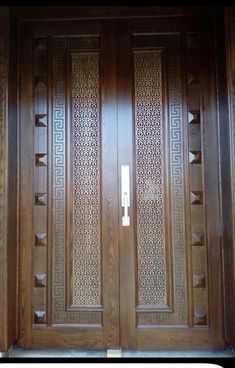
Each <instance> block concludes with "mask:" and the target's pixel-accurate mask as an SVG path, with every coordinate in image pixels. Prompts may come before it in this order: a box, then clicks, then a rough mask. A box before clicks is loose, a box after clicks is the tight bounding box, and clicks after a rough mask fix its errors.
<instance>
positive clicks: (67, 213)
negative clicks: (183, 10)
mask: <svg viewBox="0 0 235 368" xmlns="http://www.w3.org/2000/svg"><path fill="white" fill-rule="evenodd" d="M107 27H108V28H107ZM112 29H113V26H112V24H110V22H107V23H105V22H104V23H103V25H102V27H101V25H100V22H94V21H93V22H91V23H90V22H80V23H79V25H78V24H77V22H70V23H69V24H68V23H66V24H65V26H64V27H63V26H61V25H57V26H54V25H53V24H49V25H48V26H45V27H42V28H40V26H39V27H38V26H35V25H34V26H33V25H27V24H26V25H25V26H24V28H23V30H22V33H21V40H22V41H21V116H20V119H21V130H20V134H21V181H20V186H21V203H20V205H21V220H22V221H21V225H20V226H21V227H20V229H21V247H22V248H21V249H22V251H21V252H22V253H21V283H20V295H21V304H20V335H21V336H20V344H21V345H22V346H28V347H33V346H64V347H69V346H70V347H72V346H76V347H87V348H88V347H92V348H103V347H106V348H108V347H115V346H116V347H117V346H119V281H118V280H119V265H118V203H117V200H118V199H117V194H118V192H117V175H116V166H117V143H116V141H117V118H116V116H117V115H116V96H115V93H116V90H115V59H114V51H113V50H114V46H115V44H114V32H113V30H112ZM48 35H51V36H48ZM74 35H75V36H74ZM26 58H27V59H28V60H32V64H31V63H30V62H28V63H26V62H25V60H26ZM32 101H33V104H32Z"/></svg>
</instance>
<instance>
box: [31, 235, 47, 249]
mask: <svg viewBox="0 0 235 368" xmlns="http://www.w3.org/2000/svg"><path fill="white" fill-rule="evenodd" d="M34 245H36V246H39V245H43V246H45V245H47V234H46V233H36V234H35V235H34Z"/></svg>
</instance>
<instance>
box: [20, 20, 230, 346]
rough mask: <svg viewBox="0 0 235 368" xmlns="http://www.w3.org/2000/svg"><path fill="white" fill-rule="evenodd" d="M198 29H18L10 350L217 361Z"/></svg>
mask: <svg viewBox="0 0 235 368" xmlns="http://www.w3.org/2000/svg"><path fill="white" fill-rule="evenodd" d="M212 29H213V27H212V25H210V22H208V20H207V21H203V20H201V21H200V20H198V19H193V18H192V19H191V18H190V17H187V19H183V20H182V18H178V19H175V20H174V21H173V22H172V20H171V19H167V18H156V19H154V18H153V19H151V18H149V19H144V18H143V19H126V20H125V19H123V20H92V21H89V20H86V21H85V20H80V21H75V20H71V21H61V22H57V21H52V22H50V21H47V22H35V23H27V22H25V23H24V24H23V25H22V27H21V36H20V130H19V132H20V133H19V134H20V182H19V184H20V253H19V255H20V278H19V310H20V313H19V335H20V338H19V344H20V345H21V346H23V347H43V346H44V347H45V346H46V347H49V346H51V347H83V348H118V347H122V348H145V349H147V348H149V349H154V348H155V349H157V348H161V349H164V348H166V349H169V348H180V349H182V348H185V349H187V348H208V347H217V348H219V347H223V344H224V342H223V302H222V270H221V256H222V254H221V249H220V233H219V231H220V230H219V229H220V215H219V213H220V211H219V208H220V207H219V175H218V145H217V139H218V137H217V115H216V114H217V110H216V109H217V106H216V84H215V80H216V79H215V59H214V50H213V32H212Z"/></svg>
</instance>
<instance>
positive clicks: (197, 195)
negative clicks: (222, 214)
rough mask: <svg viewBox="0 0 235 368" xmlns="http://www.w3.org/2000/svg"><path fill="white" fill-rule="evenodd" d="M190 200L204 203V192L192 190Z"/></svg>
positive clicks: (193, 202) (195, 202) (192, 202)
mask: <svg viewBox="0 0 235 368" xmlns="http://www.w3.org/2000/svg"><path fill="white" fill-rule="evenodd" d="M190 201H191V204H202V203H203V195H202V192H201V191H199V192H191V193H190Z"/></svg>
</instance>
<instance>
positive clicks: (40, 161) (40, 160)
mask: <svg viewBox="0 0 235 368" xmlns="http://www.w3.org/2000/svg"><path fill="white" fill-rule="evenodd" d="M35 165H36V166H47V154H46V153H36V154H35Z"/></svg>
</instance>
